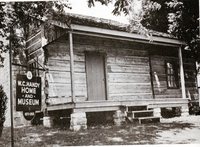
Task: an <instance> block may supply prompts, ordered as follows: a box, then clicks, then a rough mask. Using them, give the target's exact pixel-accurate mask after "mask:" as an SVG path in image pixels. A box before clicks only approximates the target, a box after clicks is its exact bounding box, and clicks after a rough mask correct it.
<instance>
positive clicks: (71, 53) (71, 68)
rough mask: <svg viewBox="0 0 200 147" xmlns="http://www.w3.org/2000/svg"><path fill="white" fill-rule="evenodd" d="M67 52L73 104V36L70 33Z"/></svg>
mask: <svg viewBox="0 0 200 147" xmlns="http://www.w3.org/2000/svg"><path fill="white" fill-rule="evenodd" d="M69 50H70V77H71V98H72V102H74V98H75V96H74V53H73V36H72V31H69Z"/></svg>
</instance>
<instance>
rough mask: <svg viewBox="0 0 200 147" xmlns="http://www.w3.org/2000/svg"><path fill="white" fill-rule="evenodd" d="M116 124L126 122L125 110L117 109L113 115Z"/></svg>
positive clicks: (119, 124)
mask: <svg viewBox="0 0 200 147" xmlns="http://www.w3.org/2000/svg"><path fill="white" fill-rule="evenodd" d="M113 119H114V124H115V125H117V126H121V125H122V124H123V123H125V113H124V111H121V110H117V111H115V114H114V115H113Z"/></svg>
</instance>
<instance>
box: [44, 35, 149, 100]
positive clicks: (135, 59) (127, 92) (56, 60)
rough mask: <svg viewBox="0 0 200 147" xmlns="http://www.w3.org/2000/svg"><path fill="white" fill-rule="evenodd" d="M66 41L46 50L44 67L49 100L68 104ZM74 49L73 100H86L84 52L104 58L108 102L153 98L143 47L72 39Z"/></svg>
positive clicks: (68, 75) (81, 38)
mask: <svg viewBox="0 0 200 147" xmlns="http://www.w3.org/2000/svg"><path fill="white" fill-rule="evenodd" d="M66 38H67V37H66V36H64V37H62V38H60V39H59V40H57V41H55V42H53V43H51V44H49V45H48V46H47V50H48V62H47V65H48V67H49V74H50V75H51V80H52V81H50V83H49V84H50V91H51V92H50V95H49V96H50V98H54V99H56V98H62V99H66V101H69V99H70V97H71V87H70V84H71V83H70V73H69V72H70V57H69V43H68V39H66ZM73 48H74V65H75V66H74V71H75V97H76V98H75V99H78V98H79V99H80V98H82V99H81V101H82V100H87V96H88V94H87V77H86V66H85V51H95V52H101V53H104V54H105V55H106V56H105V65H106V71H107V73H106V81H107V92H108V93H107V96H108V97H107V99H108V100H126V99H131V100H132V99H151V98H152V88H151V80H150V68H149V58H148V50H147V49H145V47H144V45H141V44H138V43H131V42H128V41H127V42H126V41H117V40H113V39H103V38H98V37H88V36H82V35H74V36H73ZM67 99H68V100H67ZM54 101H55V100H54ZM58 101H59V100H58ZM62 102H63V101H62Z"/></svg>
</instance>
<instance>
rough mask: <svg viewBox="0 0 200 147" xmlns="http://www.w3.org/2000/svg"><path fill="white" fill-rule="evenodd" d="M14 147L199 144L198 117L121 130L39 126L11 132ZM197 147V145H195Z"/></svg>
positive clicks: (6, 137) (6, 138)
mask: <svg viewBox="0 0 200 147" xmlns="http://www.w3.org/2000/svg"><path fill="white" fill-rule="evenodd" d="M14 132H15V147H39V146H42V147H46V146H47V147H51V146H52V147H59V146H77V145H78V146H80V145H84V146H88V145H148V144H150V145H155V144H156V145H161V144H162V145H163V144H170V145H174V144H188V145H191V144H200V116H189V117H176V118H170V119H161V123H156V124H145V125H135V124H126V125H123V126H121V127H116V126H113V125H98V126H95V127H89V128H88V129H87V130H82V131H78V132H72V131H70V130H69V129H65V128H52V129H46V128H44V127H43V126H31V127H21V128H16V129H15V131H14ZM4 146H5V147H10V128H5V129H4V131H3V136H2V138H1V139H0V147H4ZM198 146H199V145H198Z"/></svg>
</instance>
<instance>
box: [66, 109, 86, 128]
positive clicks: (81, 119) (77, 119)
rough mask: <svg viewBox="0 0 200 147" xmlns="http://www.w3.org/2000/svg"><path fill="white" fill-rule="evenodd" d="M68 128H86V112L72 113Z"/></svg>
mask: <svg viewBox="0 0 200 147" xmlns="http://www.w3.org/2000/svg"><path fill="white" fill-rule="evenodd" d="M70 129H71V130H73V131H78V130H80V129H87V118H86V113H84V112H81V113H72V114H71V121H70Z"/></svg>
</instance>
